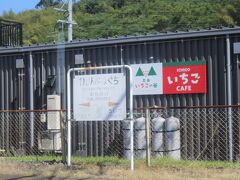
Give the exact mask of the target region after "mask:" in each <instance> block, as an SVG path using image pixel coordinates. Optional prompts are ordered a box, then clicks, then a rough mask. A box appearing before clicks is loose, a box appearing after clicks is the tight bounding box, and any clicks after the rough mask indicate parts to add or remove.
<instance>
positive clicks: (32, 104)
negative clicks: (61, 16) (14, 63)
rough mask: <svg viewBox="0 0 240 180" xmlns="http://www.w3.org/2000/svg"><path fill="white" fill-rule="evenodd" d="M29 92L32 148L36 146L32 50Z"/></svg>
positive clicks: (30, 55)
mask: <svg viewBox="0 0 240 180" xmlns="http://www.w3.org/2000/svg"><path fill="white" fill-rule="evenodd" d="M29 77H30V79H29V93H30V138H31V141H30V142H31V148H33V146H34V114H33V110H34V99H33V93H34V92H33V58H32V52H30V54H29Z"/></svg>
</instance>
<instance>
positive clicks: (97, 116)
mask: <svg viewBox="0 0 240 180" xmlns="http://www.w3.org/2000/svg"><path fill="white" fill-rule="evenodd" d="M73 85H74V86H73V96H74V98H73V99H74V100H73V107H74V108H73V110H74V119H76V120H78V121H93V120H95V121H97V120H110V121H113V120H123V119H125V118H126V81H125V75H124V74H123V73H117V74H97V75H80V76H75V78H74V80H73Z"/></svg>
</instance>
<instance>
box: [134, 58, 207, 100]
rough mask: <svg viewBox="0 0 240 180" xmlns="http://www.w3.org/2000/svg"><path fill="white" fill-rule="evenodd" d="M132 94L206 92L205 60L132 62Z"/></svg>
mask: <svg viewBox="0 0 240 180" xmlns="http://www.w3.org/2000/svg"><path fill="white" fill-rule="evenodd" d="M131 67H132V69H133V77H134V78H133V94H134V95H151V94H190V93H206V92H207V73H206V61H187V62H172V63H150V64H134V65H132V66H131Z"/></svg>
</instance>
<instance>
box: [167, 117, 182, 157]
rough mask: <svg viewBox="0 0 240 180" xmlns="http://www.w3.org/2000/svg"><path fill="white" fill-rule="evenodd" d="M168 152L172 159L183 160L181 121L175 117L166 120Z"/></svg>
mask: <svg viewBox="0 0 240 180" xmlns="http://www.w3.org/2000/svg"><path fill="white" fill-rule="evenodd" d="M166 150H167V152H168V156H169V157H170V158H173V159H176V160H179V159H180V158H181V151H180V120H179V119H178V118H176V117H173V116H171V117H169V118H168V119H167V120H166Z"/></svg>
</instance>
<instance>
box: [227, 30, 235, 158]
mask: <svg viewBox="0 0 240 180" xmlns="http://www.w3.org/2000/svg"><path fill="white" fill-rule="evenodd" d="M226 44H227V101H228V106H231V105H232V72H231V71H232V67H231V51H230V39H229V34H228V35H227V37H226ZM228 133H229V134H228V141H229V142H228V145H229V160H230V161H232V160H233V132H232V108H231V107H229V108H228Z"/></svg>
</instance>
